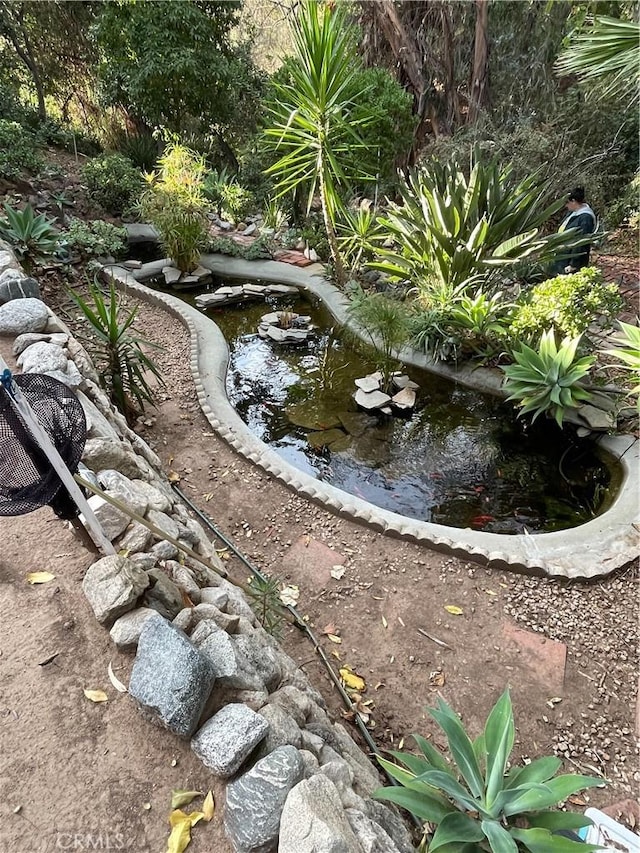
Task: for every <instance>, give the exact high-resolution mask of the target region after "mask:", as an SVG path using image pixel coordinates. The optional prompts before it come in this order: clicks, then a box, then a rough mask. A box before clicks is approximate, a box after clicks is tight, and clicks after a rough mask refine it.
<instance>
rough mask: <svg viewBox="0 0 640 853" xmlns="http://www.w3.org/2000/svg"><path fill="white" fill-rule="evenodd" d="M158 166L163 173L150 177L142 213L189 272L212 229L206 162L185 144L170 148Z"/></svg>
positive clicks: (141, 208)
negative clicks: (207, 192) (205, 181)
mask: <svg viewBox="0 0 640 853" xmlns="http://www.w3.org/2000/svg"><path fill="white" fill-rule="evenodd" d="M158 163H159V166H160V170H159V172H158V174H153V175H150V176H149V188H148V189H147V190H146V192H145V193H144V194H143V196H142V198H141V199H140V210H141V211H142V215H143V216H144V217H145V218H147V219H148V220H149V222H151V223H152V225H153V226H154V227H155V228H156V230H157V232H158V234H159V235H160V243H161V245H162V246H163V248H164V250H165V251H166V252H167V254H168V255H169V257H170V258H172V259H173V262H174V263H175V265H176V266H177V267H178V269H180V270H182V271H183V272H190V271H191V270H192V269H193V268H194V267H195V266H196V265H197V263H198V258H199V257H200V253H201V252H202V250H203V249H204V247H205V246H206V244H207V232H208V230H209V221H208V219H207V216H206V212H207V203H206V199H205V197H204V192H203V181H204V174H205V165H204V160H203V159H202V157H199V156H198V155H197V154H195V153H194V152H193V151H191V150H190V149H188V148H185V147H184V146H183V145H170V146H168V147H167V149H166V151H165V153H164V154H163V156H162V157H161V158H160V159H159V160H158Z"/></svg>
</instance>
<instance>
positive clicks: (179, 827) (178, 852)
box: [167, 809, 203, 853]
mask: <svg viewBox="0 0 640 853" xmlns="http://www.w3.org/2000/svg"><path fill="white" fill-rule="evenodd" d="M202 817H203V814H202V812H191V813H190V814H185V812H183V811H181V810H180V809H176V811H173V812H171V814H170V815H169V823H170V824H171V835H170V836H169V840H168V842H167V853H183V851H184V850H186V849H187V847H188V846H189V842H190V841H191V827H192V826H195V825H196V823H198V821H199V820H202Z"/></svg>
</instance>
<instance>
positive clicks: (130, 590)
mask: <svg viewBox="0 0 640 853" xmlns="http://www.w3.org/2000/svg"><path fill="white" fill-rule="evenodd" d="M148 585H149V578H148V576H147V573H146V572H145V571H143V570H142V569H141V568H139V567H138V566H136V564H135V563H133V562H132V561H131V560H129V559H128V558H127V557H118V556H117V555H112V556H109V557H103V558H102V559H101V560H98V561H97V562H95V563H94V564H93V565H92V566H89V568H88V569H87V572H86V574H85V576H84V580H83V581H82V589H83V591H84V594H85V595H86V597H87V599H88V601H89V604H90V605H91V607H92V609H93V612H94V613H95V616H96V619H97V620H98V622H100V623H101V624H109V623H111V622H113V621H115V620H116V619H117V618H118V616H122V614H123V613H126V612H127V611H129V610H132V609H133V607H134V606H135V604H136V602H137V600H138V598H139V597H140V596H141V595H142V593H143V592H144V591H145V589H146V588H147V587H148Z"/></svg>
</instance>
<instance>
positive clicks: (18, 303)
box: [0, 298, 49, 337]
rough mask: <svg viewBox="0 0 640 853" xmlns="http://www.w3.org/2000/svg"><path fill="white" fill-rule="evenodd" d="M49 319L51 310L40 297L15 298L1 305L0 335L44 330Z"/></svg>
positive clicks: (14, 334)
mask: <svg viewBox="0 0 640 853" xmlns="http://www.w3.org/2000/svg"><path fill="white" fill-rule="evenodd" d="M48 321H49V311H48V309H47V306H46V305H45V304H44V302H42V301H41V300H40V299H34V298H28V299H13V300H11V302H6V303H5V304H4V305H0V335H12V336H14V337H15V336H16V335H23V334H25V333H26V332H44V330H45V329H46V327H47V323H48Z"/></svg>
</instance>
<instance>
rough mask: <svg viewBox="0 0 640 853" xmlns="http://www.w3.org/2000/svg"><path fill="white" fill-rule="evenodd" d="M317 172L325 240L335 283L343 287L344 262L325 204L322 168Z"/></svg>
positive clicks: (345, 279)
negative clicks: (329, 251) (325, 234)
mask: <svg viewBox="0 0 640 853" xmlns="http://www.w3.org/2000/svg"><path fill="white" fill-rule="evenodd" d="M319 172H320V175H319V177H320V201H321V202H322V218H323V220H324V228H325V231H326V232H327V241H328V243H329V248H330V250H331V258H332V260H333V265H334V267H335V276H336V284H337V285H338V287H340V288H344V286H345V284H346V283H347V273H346V271H345V268H344V264H343V263H342V255H341V254H340V247H339V246H338V236H337V234H336V229H335V228H334V225H333V219H332V218H331V216H330V214H329V206H328V204H327V190H326V187H325V184H324V175H323V173H322V168H321V169H320V170H319Z"/></svg>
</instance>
